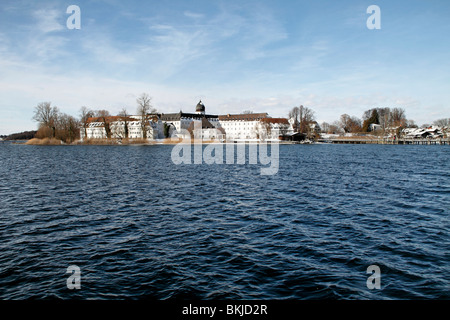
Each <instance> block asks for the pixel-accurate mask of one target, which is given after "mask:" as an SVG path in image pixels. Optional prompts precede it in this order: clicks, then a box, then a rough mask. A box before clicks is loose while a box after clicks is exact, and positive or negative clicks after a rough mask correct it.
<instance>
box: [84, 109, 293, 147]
mask: <svg viewBox="0 0 450 320" xmlns="http://www.w3.org/2000/svg"><path fill="white" fill-rule="evenodd" d="M142 121H144V122H145V126H142ZM143 127H145V130H146V131H147V138H148V139H151V140H155V139H163V138H169V137H180V138H184V137H185V136H186V135H187V134H188V133H189V134H190V135H191V137H195V138H196V139H197V138H202V139H206V140H211V139H217V140H220V141H225V140H226V141H252V140H278V139H279V138H280V137H281V136H286V135H289V134H292V133H293V132H294V130H293V127H292V122H290V121H288V120H287V119H285V118H270V117H269V115H268V114H267V113H247V114H227V115H210V114H206V112H205V106H204V104H203V103H202V102H201V101H200V102H199V103H198V104H197V106H196V108H195V113H184V112H181V111H180V112H178V113H158V114H149V115H148V116H147V117H146V119H142V118H141V117H139V116H129V117H120V116H114V117H107V118H106V119H103V118H89V119H88V121H87V126H86V128H82V129H81V132H80V136H81V139H85V138H88V139H105V138H107V131H108V130H109V132H110V134H109V136H110V138H114V139H124V138H130V139H136V138H143V130H142V129H143ZM200 128H201V130H199V129H200ZM196 129H197V130H196Z"/></svg>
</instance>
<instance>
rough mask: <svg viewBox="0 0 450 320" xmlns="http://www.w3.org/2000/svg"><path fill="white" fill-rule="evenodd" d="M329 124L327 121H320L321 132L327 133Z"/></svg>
mask: <svg viewBox="0 0 450 320" xmlns="http://www.w3.org/2000/svg"><path fill="white" fill-rule="evenodd" d="M330 126H331V125H330V124H329V123H328V122H325V121H324V122H322V123H321V124H320V129H321V130H322V133H328V131H329V130H330Z"/></svg>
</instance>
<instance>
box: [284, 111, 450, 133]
mask: <svg viewBox="0 0 450 320" xmlns="http://www.w3.org/2000/svg"><path fill="white" fill-rule="evenodd" d="M288 117H289V119H292V120H293V128H294V132H300V133H303V134H305V135H307V136H309V137H311V136H314V135H315V134H316V132H315V129H316V125H318V124H317V122H316V121H315V115H314V111H313V110H312V109H310V108H307V107H304V106H302V105H301V106H300V107H294V108H292V109H291V111H289V113H288ZM433 125H435V126H438V127H448V126H450V118H444V119H439V120H436V121H434V122H433ZM429 126H430V124H423V125H422V127H429ZM374 128H378V130H380V132H386V130H387V129H396V130H398V131H400V130H402V129H404V128H418V125H417V124H416V123H415V122H414V120H408V119H407V118H406V112H405V110H404V109H403V108H398V107H396V108H371V109H368V110H366V111H364V113H363V115H362V117H361V118H358V117H356V116H350V115H348V114H342V115H341V116H340V118H339V120H336V121H334V122H332V123H328V122H322V123H321V124H320V131H321V132H322V133H334V134H336V133H367V132H371V131H374Z"/></svg>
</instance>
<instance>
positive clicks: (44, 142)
mask: <svg viewBox="0 0 450 320" xmlns="http://www.w3.org/2000/svg"><path fill="white" fill-rule="evenodd" d="M25 144H28V145H35V146H60V145H62V144H64V142H62V141H61V140H59V139H55V138H44V139H38V138H33V139H30V140H28V141H27V142H25Z"/></svg>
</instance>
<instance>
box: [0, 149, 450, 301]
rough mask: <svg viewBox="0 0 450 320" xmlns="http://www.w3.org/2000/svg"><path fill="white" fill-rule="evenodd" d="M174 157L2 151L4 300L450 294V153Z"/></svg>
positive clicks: (154, 152) (161, 152)
mask: <svg viewBox="0 0 450 320" xmlns="http://www.w3.org/2000/svg"><path fill="white" fill-rule="evenodd" d="M172 148H173V146H165V145H160V146H27V145H12V144H0V165H1V166H0V172H1V177H2V179H1V180H0V190H1V194H2V197H1V200H0V201H1V206H0V240H1V241H0V288H1V289H0V298H1V299H23V298H57V297H59V298H64V299H71V298H81V299H88V298H89V299H91V298H94V299H112V298H133V299H142V298H155V299H167V298H200V299H221V298H231V299H287V298H294V299H437V298H441V299H442V298H443V299H448V298H450V296H449V293H448V292H449V278H448V266H449V259H448V250H447V248H448V247H449V244H450V243H449V242H450V241H449V234H448V232H449V219H448V214H449V202H450V201H449V200H450V196H449V194H450V183H449V181H450V179H449V177H450V161H449V154H450V153H449V149H448V147H447V146H412V145H411V146H393V145H280V160H279V170H278V173H277V174H276V175H273V176H261V175H260V168H261V165H259V164H257V165H249V164H247V165H238V164H223V165H207V164H202V165H194V164H192V165H184V164H182V165H178V166H177V165H174V164H173V163H172V161H171V150H172ZM70 265H77V266H79V267H80V269H81V289H80V290H69V289H67V287H66V279H67V277H68V275H67V274H66V273H65V272H66V269H67V267H68V266H70ZM369 265H378V266H380V268H381V289H379V290H377V289H375V290H369V289H368V288H367V287H366V280H367V278H368V275H367V274H366V269H367V267H368V266H369Z"/></svg>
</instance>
